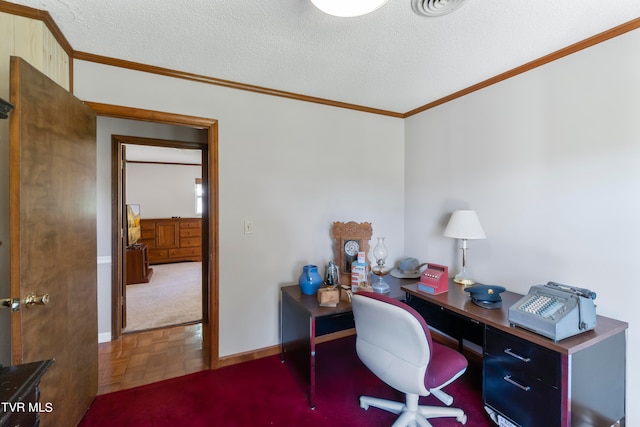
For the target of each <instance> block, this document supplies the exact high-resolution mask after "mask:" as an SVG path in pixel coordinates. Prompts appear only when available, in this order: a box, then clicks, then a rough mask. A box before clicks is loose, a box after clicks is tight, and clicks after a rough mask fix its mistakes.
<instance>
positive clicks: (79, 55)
mask: <svg viewBox="0 0 640 427" xmlns="http://www.w3.org/2000/svg"><path fill="white" fill-rule="evenodd" d="M73 58H74V59H77V60H81V61H90V62H95V63H99V64H104V65H110V66H113V67H120V68H127V69H130V70H136V71H142V72H145V73H152V74H159V75H162V76H167V77H173V78H178V79H185V80H191V81H195V82H200V83H207V84H211V85H215V86H223V87H228V88H232V89H238V90H244V91H248V92H254V93H260V94H263V95H271V96H279V97H282V98H288V99H294V100H296V101H305V102H312V103H315V104H322V105H328V106H331V107H338V108H346V109H349V110H356V111H362V112H365V113H372V114H380V115H383V116H391V117H397V118H402V113H398V112H394V111H388V110H381V109H377V108H371V107H365V106H362V105H356V104H349V103H346V102H339V101H332V100H330V99H324V98H317V97H313V96H307V95H301V94H298V93H293V92H286V91H282V90H277V89H269V88H266V87H262V86H255V85H250V84H245V83H238V82H234V81H231V80H223V79H218V78H215V77H209V76H204V75H200V74H193V73H187V72H185V71H178V70H172V69H169V68H162V67H156V66H154V65H147V64H141V63H139V62H132V61H126V60H123V59H116V58H110V57H107V56H100V55H94V54H92V53H87V52H75V53H74V55H73Z"/></svg>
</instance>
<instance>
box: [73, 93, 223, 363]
mask: <svg viewBox="0 0 640 427" xmlns="http://www.w3.org/2000/svg"><path fill="white" fill-rule="evenodd" d="M86 104H87V105H88V106H89V107H91V108H92V109H93V110H95V111H96V113H97V115H98V116H103V117H113V118H120V119H128V120H138V121H146V122H154V123H163V124H171V125H178V126H187V127H193V128H197V129H205V130H207V132H208V134H207V142H206V146H207V152H208V153H207V155H208V159H207V160H208V168H205V167H204V164H203V167H202V180H203V182H204V183H208V185H207V186H206V189H207V191H205V194H204V203H205V206H206V207H207V209H205V211H204V212H203V215H202V260H203V263H202V265H203V281H204V282H206V284H205V289H203V303H204V305H205V307H203V308H204V310H203V319H202V349H203V351H204V354H205V366H208V367H209V369H216V368H218V367H219V366H220V361H219V345H218V341H219V340H218V337H219V321H218V318H219V303H218V295H219V292H218V280H219V275H218V262H219V256H218V236H219V232H218V223H219V221H218V218H219V214H218V121H217V120H215V119H209V118H203V117H195V116H186V115H181V114H173V113H165V112H159V111H153V110H142V109H139V108H130V107H123V106H117V105H110V104H100V103H94V102H86ZM200 148H202V147H200ZM115 193H116V192H115V191H112V198H115V197H117V196H116V195H115ZM112 203H113V204H115V206H117V205H118V204H119V203H120V201H119V200H112ZM116 209H117V208H116ZM118 216H119V215H118ZM117 220H118V218H112V230H114V231H113V232H112V235H113V238H112V282H113V283H116V282H117V281H120V286H122V275H121V272H122V266H123V264H122V258H123V256H124V254H123V253H122V246H121V245H120V239H121V236H120V233H119V229H118V228H117ZM120 220H121V219H120ZM117 288H118V286H117V284H116V285H113V286H112V289H113V293H114V294H113V295H112V298H116V297H117V295H116V294H115V292H117ZM112 306H113V304H112ZM207 314H208V315H207ZM114 321H115V322H118V323H120V321H121V319H120V318H116V317H115V316H114V313H113V310H112V324H113V323H114ZM120 331H121V328H113V327H112V332H111V333H112V336H113V338H114V339H115V338H117V336H116V334H118V336H119V334H120Z"/></svg>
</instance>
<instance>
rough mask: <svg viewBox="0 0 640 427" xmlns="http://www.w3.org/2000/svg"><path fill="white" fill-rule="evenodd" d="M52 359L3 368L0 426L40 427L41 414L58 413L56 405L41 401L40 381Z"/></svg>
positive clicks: (1, 369)
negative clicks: (38, 426)
mask: <svg viewBox="0 0 640 427" xmlns="http://www.w3.org/2000/svg"><path fill="white" fill-rule="evenodd" d="M52 363H53V360H46V361H43V362H34V363H26V364H24V365H16V366H0V384H1V385H2V387H0V401H2V408H0V426H2V427H4V426H7V427H13V426H25V427H26V426H37V425H39V424H40V413H42V412H52V411H54V410H55V407H54V406H53V405H54V403H53V402H41V401H40V388H39V384H40V379H41V378H42V376H43V375H44V374H45V372H46V371H47V369H49V366H51V364H52Z"/></svg>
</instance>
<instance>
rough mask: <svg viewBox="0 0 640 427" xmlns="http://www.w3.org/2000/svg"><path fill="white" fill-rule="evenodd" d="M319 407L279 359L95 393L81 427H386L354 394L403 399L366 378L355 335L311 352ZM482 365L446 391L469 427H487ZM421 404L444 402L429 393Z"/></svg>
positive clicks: (444, 423) (443, 426) (388, 417)
mask: <svg viewBox="0 0 640 427" xmlns="http://www.w3.org/2000/svg"><path fill="white" fill-rule="evenodd" d="M317 354H318V357H317V371H316V372H317V379H318V383H317V405H316V409H315V410H311V409H310V408H309V406H308V403H307V397H306V394H305V392H304V390H303V389H302V387H301V385H300V383H299V381H298V379H297V377H296V376H295V375H293V374H292V373H291V371H290V370H289V369H288V367H287V365H286V364H282V363H281V362H280V357H279V356H272V357H266V358H263V359H259V360H254V361H251V362H247V363H243V364H239V365H234V366H229V367H226V368H222V369H218V370H215V371H204V372H199V373H196V374H191V375H187V376H185V377H180V378H175V379H171V380H167V381H162V382H159V383H155V384H150V385H147V386H142V387H137V388H134V389H130V390H123V391H119V392H115V393H110V394H105V395H102V396H98V397H97V398H96V400H95V401H94V402H93V404H92V405H91V407H90V408H89V411H88V412H87V414H86V415H85V417H84V419H83V420H82V422H81V423H80V426H82V427H102V426H118V427H126V426H131V427H133V426H135V427H143V426H154V427H165V426H166V427H169V426H170V427H173V426H190V427H200V426H202V427H204V426H220V427H247V426H284V427H287V426H291V427H294V426H295V427H335V426H350V427H351V426H353V427H358V426H362V427H365V426H367V427H376V426H380V427H383V426H384V427H388V426H390V425H391V424H393V422H394V420H395V419H396V418H397V416H396V415H393V414H390V413H387V412H385V411H382V410H380V409H377V408H369V410H367V411H365V410H363V409H361V408H360V406H359V402H358V398H359V396H360V395H363V394H365V395H371V396H376V397H381V398H388V399H394V400H403V396H402V395H401V394H400V393H398V392H396V391H395V390H393V389H391V388H389V387H388V386H387V385H385V384H384V383H382V382H381V381H380V380H378V378H376V377H375V376H374V375H373V374H371V373H370V372H369V371H368V370H367V368H366V367H365V366H364V365H363V364H362V363H361V362H360V360H359V359H358V357H357V355H356V354H355V337H347V338H342V339H339V340H336V341H331V342H327V343H324V344H321V345H319V346H318V349H317ZM480 370H481V367H480V366H474V365H473V364H472V365H470V367H469V369H468V370H467V372H466V373H465V374H464V375H463V376H462V377H461V378H459V379H458V380H457V381H456V382H454V383H453V384H450V385H449V386H448V387H447V388H446V389H445V390H446V391H447V392H448V393H449V394H451V395H452V396H453V397H454V402H453V406H455V407H458V408H462V409H464V411H465V412H466V414H467V417H468V421H467V424H466V426H468V427H489V426H491V425H492V424H491V422H490V420H489V418H488V417H487V415H486V414H485V412H484V409H483V406H482V396H481V383H480V380H481V371H480ZM420 403H421V404H428V405H431V404H433V405H438V406H441V405H442V403H441V402H440V401H438V400H437V399H436V398H434V397H432V396H428V397H426V398H421V399H420ZM430 422H431V423H432V424H433V426H434V427H449V426H460V425H461V424H459V423H458V422H456V421H455V418H440V419H438V418H435V419H432V420H430Z"/></svg>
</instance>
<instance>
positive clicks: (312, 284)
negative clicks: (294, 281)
mask: <svg viewBox="0 0 640 427" xmlns="http://www.w3.org/2000/svg"><path fill="white" fill-rule="evenodd" d="M298 285H300V290H301V291H302V293H303V294H305V295H313V294H315V293H316V292H318V289H320V286H322V276H320V273H318V267H317V266H315V265H305V266H304V267H302V274H301V275H300V278H299V279H298Z"/></svg>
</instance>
